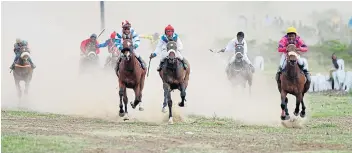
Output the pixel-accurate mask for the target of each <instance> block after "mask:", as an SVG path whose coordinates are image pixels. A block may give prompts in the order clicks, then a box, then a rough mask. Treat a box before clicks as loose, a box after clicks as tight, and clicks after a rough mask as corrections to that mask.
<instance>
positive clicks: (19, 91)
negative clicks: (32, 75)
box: [15, 79, 22, 98]
mask: <svg viewBox="0 0 352 153" xmlns="http://www.w3.org/2000/svg"><path fill="white" fill-rule="evenodd" d="M15 85H16V89H17V96H18V98H21V97H22V91H21V86H20V81H19V80H16V79H15Z"/></svg>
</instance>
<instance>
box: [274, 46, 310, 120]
mask: <svg viewBox="0 0 352 153" xmlns="http://www.w3.org/2000/svg"><path fill="white" fill-rule="evenodd" d="M295 49H296V46H295V45H294V44H290V45H288V46H287V56H288V58H287V60H286V67H285V68H284V71H283V73H282V74H281V75H280V82H278V88H279V91H280V94H281V110H282V112H281V120H288V119H290V115H289V113H288V109H287V103H288V99H287V94H291V95H294V96H295V97H296V108H295V111H294V112H293V113H294V115H295V116H298V112H299V106H300V104H301V103H302V111H301V112H300V116H301V117H302V118H304V117H305V115H306V111H305V110H306V107H305V105H304V101H303V98H304V94H305V93H306V92H307V91H308V89H309V87H310V82H309V81H307V78H306V77H305V75H304V73H303V72H302V71H301V69H300V68H299V66H298V63H297V61H298V58H300V56H299V53H298V52H296V51H295Z"/></svg>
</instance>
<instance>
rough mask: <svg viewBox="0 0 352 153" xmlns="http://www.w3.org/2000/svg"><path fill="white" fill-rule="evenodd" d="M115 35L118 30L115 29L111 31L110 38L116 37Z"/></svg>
mask: <svg viewBox="0 0 352 153" xmlns="http://www.w3.org/2000/svg"><path fill="white" fill-rule="evenodd" d="M115 37H116V32H115V31H114V32H113V33H111V35H110V38H111V39H114V38H115Z"/></svg>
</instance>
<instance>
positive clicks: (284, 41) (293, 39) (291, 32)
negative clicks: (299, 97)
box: [276, 27, 310, 81]
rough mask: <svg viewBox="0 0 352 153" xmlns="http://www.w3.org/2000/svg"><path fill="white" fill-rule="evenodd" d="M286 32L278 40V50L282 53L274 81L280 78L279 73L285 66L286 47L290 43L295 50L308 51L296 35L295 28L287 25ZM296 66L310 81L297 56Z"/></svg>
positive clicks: (306, 70) (301, 61)
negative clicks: (293, 45) (294, 46)
mask: <svg viewBox="0 0 352 153" xmlns="http://www.w3.org/2000/svg"><path fill="white" fill-rule="evenodd" d="M286 33H287V34H286V35H285V36H283V37H282V38H281V40H280V42H279V47H278V52H280V53H283V54H282V55H281V60H280V66H279V70H278V72H277V73H276V81H280V79H279V78H280V74H281V72H282V70H283V69H284V68H285V66H286V54H287V50H286V47H287V46H288V45H289V44H290V43H294V44H295V45H296V51H301V52H307V51H308V47H307V45H306V44H305V43H304V41H303V40H302V39H301V37H300V36H298V35H297V30H296V28H294V27H289V28H288V29H287V32H286ZM298 66H299V68H300V69H301V70H302V71H303V72H304V75H305V76H306V78H307V80H308V81H310V76H309V72H308V69H307V67H306V65H305V63H304V62H303V60H302V59H301V58H298Z"/></svg>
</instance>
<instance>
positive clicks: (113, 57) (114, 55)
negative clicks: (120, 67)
mask: <svg viewBox="0 0 352 153" xmlns="http://www.w3.org/2000/svg"><path fill="white" fill-rule="evenodd" d="M119 56H120V51H119V50H118V49H117V47H115V46H113V47H112V48H111V52H110V55H109V56H108V57H107V58H106V61H105V67H111V68H115V65H116V63H117V60H118V58H119Z"/></svg>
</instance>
